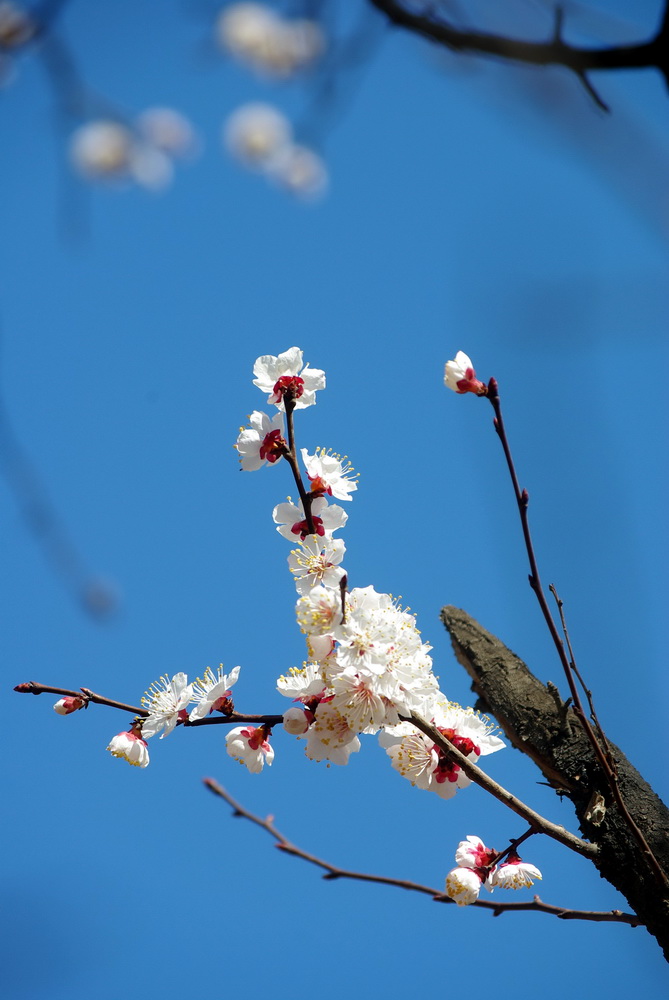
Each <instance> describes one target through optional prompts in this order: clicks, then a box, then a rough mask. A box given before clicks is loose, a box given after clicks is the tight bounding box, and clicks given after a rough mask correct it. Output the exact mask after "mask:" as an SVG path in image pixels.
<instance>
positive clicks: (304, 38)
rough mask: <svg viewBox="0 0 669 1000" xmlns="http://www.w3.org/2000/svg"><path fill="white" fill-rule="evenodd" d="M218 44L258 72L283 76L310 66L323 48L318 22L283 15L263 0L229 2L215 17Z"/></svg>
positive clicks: (264, 74)
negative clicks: (259, 1) (258, 0)
mask: <svg viewBox="0 0 669 1000" xmlns="http://www.w3.org/2000/svg"><path fill="white" fill-rule="evenodd" d="M216 38H217V41H218V43H219V45H220V46H221V48H222V49H223V50H224V51H225V52H228V53H229V54H230V55H232V56H234V58H235V59H238V60H239V61H240V62H242V63H244V64H246V65H247V66H249V67H250V68H251V69H252V70H254V71H255V72H257V73H259V74H260V75H262V76H269V77H279V78H284V79H285V78H286V77H289V76H294V75H295V74H296V73H299V72H300V71H302V70H304V69H306V68H307V67H309V66H311V65H312V64H313V63H314V62H315V61H316V60H317V59H318V58H319V57H320V56H321V55H322V54H323V51H324V50H325V36H324V34H323V31H322V29H321V27H320V25H319V24H318V22H316V21H313V20H310V19H309V18H287V17H283V16H282V15H281V14H279V13H278V12H277V11H275V10H273V9H272V8H271V7H268V6H267V5H266V4H264V3H233V4H230V6H228V7H225V8H224V9H223V10H222V11H221V13H220V14H219V16H218V18H217V21H216Z"/></svg>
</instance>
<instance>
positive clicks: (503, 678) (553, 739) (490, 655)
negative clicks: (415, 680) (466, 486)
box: [441, 607, 669, 958]
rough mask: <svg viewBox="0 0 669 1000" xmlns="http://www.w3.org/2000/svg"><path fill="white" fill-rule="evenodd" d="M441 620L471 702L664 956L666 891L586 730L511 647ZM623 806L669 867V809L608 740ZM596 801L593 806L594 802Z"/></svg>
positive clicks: (465, 621)
mask: <svg viewBox="0 0 669 1000" xmlns="http://www.w3.org/2000/svg"><path fill="white" fill-rule="evenodd" d="M441 616H442V620H443V622H444V624H445V625H446V628H447V629H448V631H449V632H450V635H451V640H452V643H453V648H454V650H455V655H456V657H457V659H458V661H459V662H460V663H461V664H462V666H464V668H465V669H466V670H467V672H468V673H469V675H470V677H471V678H472V682H473V683H472V690H473V691H474V692H475V693H476V694H477V695H478V697H479V701H478V703H477V706H476V707H477V708H479V709H481V710H482V711H484V712H487V713H489V714H491V715H494V716H495V718H496V719H497V721H498V722H499V724H500V726H501V727H502V729H503V730H504V732H505V733H506V735H507V737H508V738H509V740H510V741H511V743H512V744H513V745H514V746H515V747H516V748H517V749H519V750H521V751H522V752H523V753H524V754H527V756H528V757H530V758H531V759H532V760H533V761H534V762H535V764H536V765H537V766H538V767H539V768H540V770H541V771H542V773H543V774H544V776H545V778H546V779H547V781H548V782H549V784H550V785H551V786H552V787H553V788H554V789H555V790H556V792H558V794H560V795H564V796H567V797H568V798H569V799H571V801H572V803H573V805H574V807H575V810H576V815H577V816H578V820H579V824H580V828H581V831H582V833H583V835H584V836H585V837H587V838H588V839H589V840H590V841H592V843H593V844H594V845H596V847H597V848H598V855H597V856H596V858H595V859H594V863H595V865H596V866H597V868H598V870H599V872H600V874H601V876H602V877H603V878H605V879H606V880H607V881H608V882H610V883H611V884H612V885H614V886H615V887H616V888H617V889H618V890H619V891H620V892H622V893H623V895H624V896H625V897H626V899H627V900H628V902H629V904H630V906H631V907H632V909H633V910H634V911H635V913H637V914H638V915H639V917H640V919H641V920H642V922H643V923H644V924H646V925H647V927H648V930H649V931H650V933H651V934H653V935H654V936H655V937H656V938H657V940H658V942H659V943H660V945H661V947H662V948H663V949H664V952H665V955H666V956H667V957H668V958H669V893H668V892H667V891H666V890H664V891H662V889H661V887H660V886H659V885H658V882H657V879H656V877H655V875H654V872H653V871H652V870H651V869H650V868H649V867H648V865H647V864H646V861H645V858H644V855H643V853H642V851H641V850H640V849H639V845H638V843H637V842H636V839H635V837H634V835H633V833H632V831H631V830H630V828H629V825H628V824H627V822H626V819H625V817H624V816H623V815H622V814H621V812H620V810H619V808H618V807H617V805H616V803H612V804H610V805H609V806H608V808H606V806H605V805H603V803H604V802H606V801H609V802H610V796H609V787H608V781H607V779H606V776H605V774H604V773H603V772H602V769H601V766H600V762H599V760H598V758H597V756H596V754H595V752H594V750H593V747H592V745H591V743H590V740H589V739H588V737H587V735H586V733H585V732H584V731H583V729H582V727H581V725H580V724H579V722H578V719H577V716H576V714H575V713H574V712H573V710H572V709H571V708H568V707H567V706H566V705H564V704H562V703H561V701H560V699H559V698H556V696H555V695H556V691H555V688H554V687H553V686H552V685H544V684H542V683H541V681H539V680H538V679H537V678H536V677H535V676H534V675H533V674H532V673H531V671H530V670H529V668H528V667H527V666H526V665H525V664H524V663H523V662H522V660H520V659H519V658H518V657H517V656H516V655H515V653H512V652H511V650H509V649H508V648H507V647H506V646H505V645H504V644H503V643H502V642H501V641H500V640H499V639H497V638H496V637H495V636H493V635H491V634H490V633H489V632H487V631H486V630H485V629H484V628H483V627H482V626H481V625H479V624H478V622H476V621H475V620H474V619H473V618H471V617H470V616H469V615H468V614H467V613H466V612H465V611H461V610H459V609H458V608H453V607H446V608H444V609H443V610H442V613H441ZM609 747H610V752H611V754H612V757H613V759H614V761H615V765H616V770H617V774H618V780H619V784H620V789H621V792H622V795H623V798H624V800H625V802H626V804H627V808H628V810H629V812H630V813H631V815H632V816H633V818H634V820H635V822H636V824H637V825H638V826H639V827H640V828H641V829H642V830H643V833H644V835H645V838H646V840H647V841H648V844H649V845H650V847H651V850H652V851H653V854H654V855H655V857H656V858H657V860H658V861H659V863H660V864H661V865H662V867H663V868H664V870H665V871H667V870H669V810H668V809H667V807H666V806H665V805H664V803H663V802H662V801H661V800H660V799H659V798H658V796H657V795H656V794H655V792H654V791H653V790H652V788H651V787H650V786H649V785H648V783H647V782H646V781H644V779H643V778H642V777H641V775H640V774H639V772H638V771H637V770H636V769H635V768H634V767H633V766H632V765H631V764H630V762H629V761H628V760H627V758H626V757H625V755H624V754H623V752H622V751H621V750H619V749H618V747H616V746H615V745H614V744H613V743H610V744H609ZM593 803H597V808H595V807H594V806H593Z"/></svg>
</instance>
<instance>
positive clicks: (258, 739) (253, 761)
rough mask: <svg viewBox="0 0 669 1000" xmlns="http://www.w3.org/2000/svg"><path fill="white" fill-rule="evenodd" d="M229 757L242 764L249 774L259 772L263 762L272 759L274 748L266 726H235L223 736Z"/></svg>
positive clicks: (266, 762)
mask: <svg viewBox="0 0 669 1000" xmlns="http://www.w3.org/2000/svg"><path fill="white" fill-rule="evenodd" d="M225 745H226V749H227V751H228V753H229V755H230V756H231V757H234V759H235V760H238V761H239V763H240V764H244V765H245V767H247V768H248V769H249V771H250V772H251V774H260V772H261V771H262V769H263V767H264V766H265V764H268V765H270V764H271V763H272V761H273V760H274V749H273V747H271V746H270V743H269V728H268V727H267V726H258V727H255V726H236V727H235V728H234V729H231V730H230V732H229V733H228V735H227V736H226V738H225Z"/></svg>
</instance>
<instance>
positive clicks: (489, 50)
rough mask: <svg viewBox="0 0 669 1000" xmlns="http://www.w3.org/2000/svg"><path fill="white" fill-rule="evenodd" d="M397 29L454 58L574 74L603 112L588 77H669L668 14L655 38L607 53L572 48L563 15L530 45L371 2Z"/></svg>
mask: <svg viewBox="0 0 669 1000" xmlns="http://www.w3.org/2000/svg"><path fill="white" fill-rule="evenodd" d="M370 2H371V3H372V6H374V7H376V9H377V10H379V11H380V12H381V13H382V14H385V15H386V17H387V18H388V19H389V21H391V22H392V23H393V24H395V25H398V26H399V27H401V28H406V29H407V30H408V31H412V32H414V33H415V34H417V35H421V36H422V37H423V38H428V39H430V41H433V42H437V43H438V44H439V45H443V46H445V47H446V48H448V49H451V51H453V52H464V53H472V54H474V55H482V56H489V57H492V58H494V59H503V60H506V61H509V62H521V63H526V64H529V65H531V66H564V67H566V68H567V69H569V70H571V71H572V72H573V73H575V74H576V76H577V77H578V78H579V80H580V81H581V82H582V83H583V85H584V86H585V87H586V89H587V91H588V93H589V94H590V95H591V96H592V97H593V99H594V100H595V101H596V102H597V104H598V105H599V106H600V107H602V108H603V109H604V110H608V109H607V107H606V104H605V103H604V102H603V101H602V99H601V98H600V97H599V95H598V94H597V92H596V91H595V89H594V87H593V86H592V83H591V82H590V81H589V80H588V77H587V73H588V72H591V71H596V70H623V69H642V68H645V67H652V68H655V69H657V70H659V72H660V73H662V75H663V76H664V78H665V80H667V77H668V76H669V8H667V7H665V11H664V14H663V17H662V20H661V23H660V26H659V28H658V30H657V32H656V34H655V35H654V36H653V37H652V38H651V39H650V40H649V41H646V42H639V43H637V44H633V45H612V46H607V47H595V48H593V47H581V46H578V45H570V44H568V43H567V42H565V41H564V40H563V38H562V32H561V27H562V15H561V14H560V13H558V15H557V17H556V23H555V31H554V33H553V35H552V37H551V38H550V39H549V40H548V41H546V42H526V41H522V40H520V39H515V38H501V37H500V36H499V35H491V34H487V33H486V32H482V31H468V30H465V29H461V28H456V27H455V26H454V25H452V24H450V23H449V22H448V21H446V20H444V19H443V18H441V17H439V15H438V14H436V13H433V14H417V13H414V12H412V11H409V10H407V9H406V8H405V7H404V5H403V4H402V3H401V2H398V0H370Z"/></svg>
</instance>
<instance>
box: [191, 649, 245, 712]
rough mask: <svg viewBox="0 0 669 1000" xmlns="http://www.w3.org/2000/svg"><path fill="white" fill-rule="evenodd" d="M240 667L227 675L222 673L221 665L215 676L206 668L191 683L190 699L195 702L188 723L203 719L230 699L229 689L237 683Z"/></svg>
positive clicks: (209, 668)
mask: <svg viewBox="0 0 669 1000" xmlns="http://www.w3.org/2000/svg"><path fill="white" fill-rule="evenodd" d="M240 670H241V667H234V669H233V670H231V671H230V673H229V674H224V673H223V664H222V663H221V665H220V666H219V668H218V671H217V673H216V674H214V673H213V671H212V669H211V667H207V669H206V670H205V672H204V674H203V676H202V677H198V679H197V680H196V681H194V682H193V685H192V687H193V693H192V699H191V700H193V701H196V702H197V705H196V706H195V708H193V709H191V713H190V716H189V718H190V721H191V722H195V721H196V720H197V719H204V718H206V717H207V716H208V715H210V714H211V713H212V712H214V711H218V709H219V708H220V707H221V705H222V704H223V702H224V701H226V700H227V699H228V698H229V697H230V688H231V687H232V685H233V684H236V683H237V678H238V677H239V671H240Z"/></svg>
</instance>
